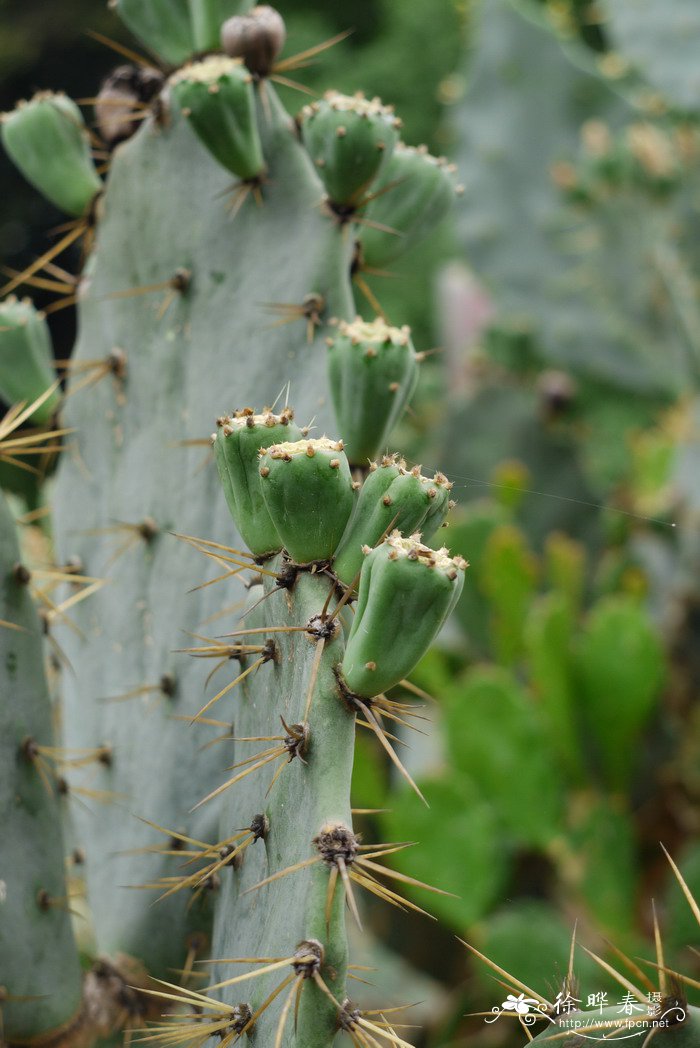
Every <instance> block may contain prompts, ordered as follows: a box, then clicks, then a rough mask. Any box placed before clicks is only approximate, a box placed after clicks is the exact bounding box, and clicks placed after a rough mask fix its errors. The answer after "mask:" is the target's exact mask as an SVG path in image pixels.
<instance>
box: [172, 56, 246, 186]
mask: <svg viewBox="0 0 700 1048" xmlns="http://www.w3.org/2000/svg"><path fill="white" fill-rule="evenodd" d="M170 84H171V87H172V96H173V99H174V101H175V103H176V104H177V106H178V107H179V108H180V110H181V112H182V113H183V114H184V115H185V116H186V117H187V119H188V120H189V122H190V124H191V126H192V129H193V131H194V132H195V134H196V135H197V137H198V138H199V139H200V140H201V141H202V142H203V144H204V145H205V146H206V148H207V149H208V150H209V152H210V153H211V154H212V156H214V157H216V159H217V160H218V161H219V163H220V164H223V166H224V167H225V168H227V169H228V170H229V171H230V172H231V173H232V174H234V175H236V176H237V177H238V178H240V179H241V180H242V181H243V182H251V181H254V180H256V179H258V178H259V177H260V175H261V174H262V172H263V169H264V166H265V162H264V160H263V153H262V145H261V143H260V135H259V134H258V125H257V118H256V114H255V94H254V91H253V78H252V76H251V74H250V73H249V72H248V70H247V69H246V67H245V66H244V65H243V62H242V61H241V59H240V58H229V57H228V56H225V55H210V56H209V57H208V58H204V59H202V61H201V62H192V63H191V64H190V65H186V66H184V67H183V68H182V69H179V70H178V71H177V73H175V74H174V75H173V76H172V77H171V78H170Z"/></svg>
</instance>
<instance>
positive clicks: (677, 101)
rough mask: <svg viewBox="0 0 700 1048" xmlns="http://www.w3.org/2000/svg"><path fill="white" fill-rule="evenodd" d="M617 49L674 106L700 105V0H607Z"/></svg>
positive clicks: (610, 31)
mask: <svg viewBox="0 0 700 1048" xmlns="http://www.w3.org/2000/svg"><path fill="white" fill-rule="evenodd" d="M602 11H603V14H604V15H605V16H606V18H607V21H606V22H605V29H606V30H607V32H608V34H609V36H610V40H611V43H612V45H613V47H615V49H616V50H617V52H618V53H619V54H620V55H621V56H622V58H624V59H625V60H626V61H627V62H629V63H630V65H631V66H632V68H633V69H634V71H635V72H636V73H638V74H639V75H640V77H641V78H642V79H643V80H645V81H646V83H648V84H649V86H650V87H653V88H655V89H656V90H657V91H660V92H661V94H662V95H664V96H665V97H666V99H667V100H668V101H669V102H671V104H672V105H674V106H677V107H679V108H680V109H689V110H692V111H695V112H697V110H698V109H700V67H699V66H698V54H699V53H700V5H698V3H697V0H603V4H602Z"/></svg>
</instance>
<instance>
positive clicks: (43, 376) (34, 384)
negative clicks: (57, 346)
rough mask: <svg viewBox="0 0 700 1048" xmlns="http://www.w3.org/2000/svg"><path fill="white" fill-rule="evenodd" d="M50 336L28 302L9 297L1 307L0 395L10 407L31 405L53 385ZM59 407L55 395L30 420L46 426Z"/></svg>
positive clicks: (0, 304)
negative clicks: (24, 404) (12, 405)
mask: <svg viewBox="0 0 700 1048" xmlns="http://www.w3.org/2000/svg"><path fill="white" fill-rule="evenodd" d="M52 357H53V351H52V348H51V336H50V334H49V329H48V325H47V323H46V320H45V318H44V314H43V313H40V312H39V311H38V310H37V309H35V308H34V305H33V304H32V302H31V301H30V300H29V299H28V298H25V299H22V300H21V301H19V300H18V299H17V298H15V296H14V295H10V297H9V298H6V299H5V301H4V302H2V303H0V394H2V396H3V397H4V398H5V400H7V401H8V402H9V403H16V402H17V401H22V402H25V403H27V402H29V403H31V402H33V401H35V400H37V399H38V398H39V397H40V396H41V394H42V393H45V392H46V390H47V389H48V388H49V386H50V385H51V384H52V383H53V382H54V381H55V378H56V375H55V372H54V370H53V367H52V364H51V361H52ZM57 405H58V395H57V394H56V393H54V394H53V395H52V396H50V397H49V398H48V399H47V400H45V401H44V402H43V404H41V405H40V406H39V407H38V408H37V409H36V411H35V412H34V414H33V415H32V418H33V420H34V422H38V423H39V424H40V425H41V424H43V423H44V422H48V420H49V419H50V418H51V416H52V414H53V413H54V411H55V410H56V407H57Z"/></svg>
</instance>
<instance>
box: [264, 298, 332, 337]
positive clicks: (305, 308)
mask: <svg viewBox="0 0 700 1048" xmlns="http://www.w3.org/2000/svg"><path fill="white" fill-rule="evenodd" d="M263 305H264V307H265V308H266V309H267V310H269V311H270V312H271V313H277V314H278V315H279V318H280V319H279V320H276V321H275V323H274V324H271V325H270V327H273V328H275V327H280V326H281V325H282V324H290V323H291V322H292V321H294V320H305V321H306V341H307V342H308V343H309V344H311V343H312V342H313V340H314V335H315V333H316V328H319V327H321V325H322V324H323V315H324V313H325V309H326V300H325V299H324V297H323V295H319V294H318V293H316V292H311V293H310V294H308V295H305V296H304V298H303V299H302V301H301V303H296V302H264V303H263Z"/></svg>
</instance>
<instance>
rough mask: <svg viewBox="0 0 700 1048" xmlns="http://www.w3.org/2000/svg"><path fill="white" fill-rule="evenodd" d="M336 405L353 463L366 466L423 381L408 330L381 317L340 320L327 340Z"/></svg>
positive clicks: (349, 458) (380, 448)
mask: <svg viewBox="0 0 700 1048" xmlns="http://www.w3.org/2000/svg"><path fill="white" fill-rule="evenodd" d="M327 343H328V368H329V377H330V386H331V393H332V396H333V405H334V407H335V413H336V418H337V420H338V425H339V427H340V430H341V432H342V433H343V435H344V438H345V440H346V441H347V447H348V460H349V461H350V463H351V464H352V465H366V464H367V461H368V460H370V459H373V458H374V457H375V455H377V454H378V453H380V452H381V451H382V449H383V447H384V446H385V444H386V441H387V440H388V439H389V435H390V433H391V431H392V429H393V428H394V426H395V425H396V423H397V422H398V420H399V419H400V417H401V415H402V414H403V411H404V409H405V407H406V405H407V404H408V402H409V400H410V399H411V396H412V394H413V391H414V389H415V386H416V382H417V380H418V359H419V358H418V356H417V354H416V352H415V350H414V348H413V343H412V342H411V330H410V328H408V327H402V328H396V327H389V325H388V324H387V323H386V322H385V321H384V320H382V319H381V317H377V319H376V320H373V321H371V322H368V321H365V320H362V318H361V317H356V319H355V320H354V321H352V323H347V322H345V321H341V322H340V323H339V324H338V328H337V331H336V333H335V334H334V335H333V336H332V337H330V338H328V340H327Z"/></svg>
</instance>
